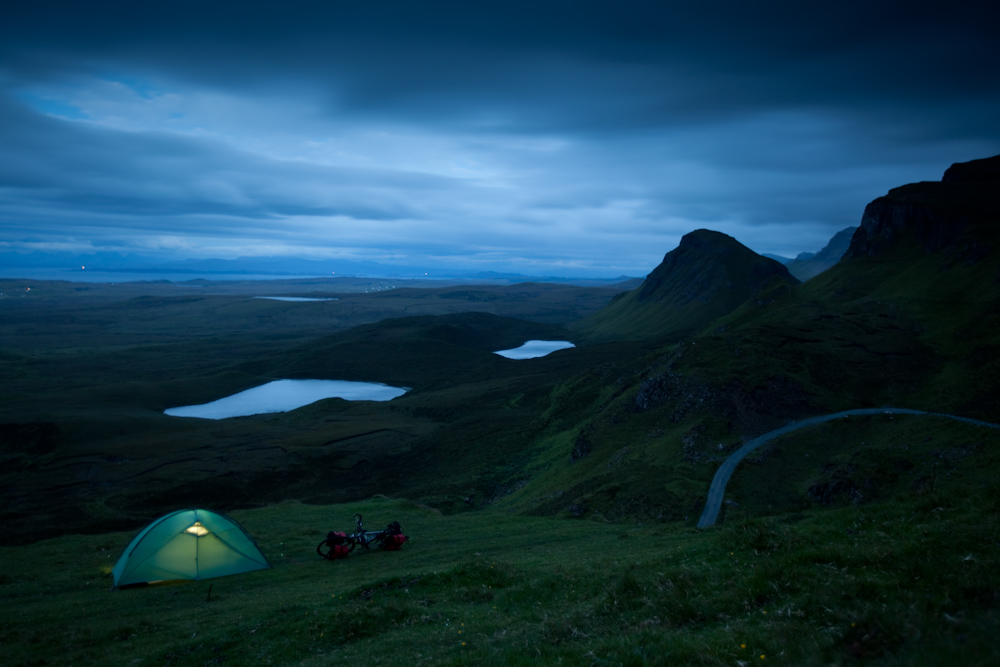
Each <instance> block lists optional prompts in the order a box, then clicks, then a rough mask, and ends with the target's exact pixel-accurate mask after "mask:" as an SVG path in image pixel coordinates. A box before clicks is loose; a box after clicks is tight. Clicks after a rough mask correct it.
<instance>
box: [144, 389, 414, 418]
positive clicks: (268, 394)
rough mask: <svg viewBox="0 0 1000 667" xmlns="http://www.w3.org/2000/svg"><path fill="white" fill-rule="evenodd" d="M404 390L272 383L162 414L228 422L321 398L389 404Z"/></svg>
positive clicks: (289, 407)
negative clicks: (234, 418) (236, 418)
mask: <svg viewBox="0 0 1000 667" xmlns="http://www.w3.org/2000/svg"><path fill="white" fill-rule="evenodd" d="M406 391H407V390H406V389H401V388H399V387H390V386H388V385H385V384H378V383H375V382H349V381H346V380H275V381H274V382H268V383H267V384H264V385H261V386H259V387H254V388H253V389H247V390H246V391H241V392H240V393H238V394H233V395H232V396H227V397H225V398H220V399H219V400H217V401H212V402H211V403H204V404H202V405H185V406H183V407H180V408H170V409H168V410H164V411H163V414H165V415H170V416H171V417H200V418H202V419H227V418H229V417H246V416H249V415H260V414H265V413H268V412H287V411H289V410H294V409H296V408H301V407H302V406H303V405H309V404H310V403H315V402H316V401H321V400H323V399H324V398H343V399H344V400H347V401H388V400H392V399H393V398H396V397H397V396H402V395H403V394H405V393H406Z"/></svg>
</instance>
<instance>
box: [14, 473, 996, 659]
mask: <svg viewBox="0 0 1000 667" xmlns="http://www.w3.org/2000/svg"><path fill="white" fill-rule="evenodd" d="M998 510H1000V495H998V490H997V489H996V487H995V486H993V487H990V488H989V489H986V490H983V491H979V492H975V493H970V494H965V495H961V496H959V497H955V496H944V495H934V494H932V495H927V496H922V497H920V498H916V499H912V500H896V501H889V502H885V503H882V504H879V505H875V506H860V507H854V506H852V507H846V508H843V509H838V510H832V511H824V512H818V511H806V512H801V513H798V514H794V515H789V516H788V517H786V518H784V519H782V520H777V521H761V520H751V521H741V522H731V523H729V524H727V525H726V526H724V527H722V528H720V529H716V530H713V531H710V532H707V533H706V532H698V531H693V530H690V529H683V528H681V527H679V526H671V525H659V524H657V525H649V524H641V525H640V524H630V525H610V524H607V523H604V522H603V521H559V520H554V519H547V518H534V517H518V516H512V515H509V514H507V513H505V512H500V513H497V512H491V513H475V514H461V515H456V516H441V515H439V514H436V513H434V512H430V511H427V510H425V509H422V508H420V507H419V506H416V505H414V504H413V503H410V502H408V501H389V500H382V499H373V500H370V501H366V502H362V503H355V504H351V505H330V506H307V505H301V504H298V503H282V504H279V505H273V506H271V507H267V508H262V509H257V510H250V511H244V512H237V513H235V514H234V516H235V518H237V519H238V520H239V521H241V522H242V523H243V524H244V526H245V527H246V528H247V529H248V530H249V531H250V532H251V533H252V534H254V535H255V536H256V538H257V540H258V542H259V543H260V545H261V547H262V549H263V552H264V553H265V555H266V556H267V557H268V559H269V560H270V561H271V563H272V564H273V565H274V569H272V570H265V571H260V572H254V573H249V574H245V575H237V576H232V577H225V578H221V579H215V580H212V581H211V582H207V581H206V582H199V583H190V584H184V585H175V586H161V587H149V588H140V589H131V590H123V591H116V592H109V590H108V588H109V585H110V579H109V578H108V576H107V573H108V572H109V571H110V569H111V566H112V565H113V564H114V562H115V559H116V558H117V557H118V554H119V552H120V550H121V549H122V548H123V547H124V545H125V544H126V543H127V542H128V540H129V538H130V537H131V534H129V533H108V534H104V535H99V536H90V537H82V536H66V537H63V538H60V539H55V540H49V541H45V542H40V543H38V544H35V545H33V546H31V547H20V548H9V547H4V548H0V557H2V558H3V562H4V573H3V575H2V578H0V599H2V600H3V604H2V605H0V643H2V645H3V647H4V654H5V656H4V658H5V659H4V662H5V663H6V664H10V665H34V664H47V663H50V662H56V661H57V662H61V663H66V664H74V665H107V664H131V663H132V662H135V661H137V660H138V661H139V663H143V664H144V663H151V664H167V665H178V666H180V665H204V664H206V663H208V664H230V665H245V664H247V665H248V664H273V665H288V664H298V665H301V664H304V665H319V664H331V663H332V664H348V663H350V664H358V663H361V662H375V663H378V664H385V665H412V664H440V665H464V664H478V665H528V664H538V663H539V662H540V661H541V662H544V663H546V664H598V665H668V664H669V665H674V664H691V665H733V664H740V662H742V663H743V664H775V663H777V664H794V665H828V664H858V663H877V664H881V665H940V664H964V665H985V664H990V663H992V662H995V661H996V660H998V659H1000V652H998V650H997V647H996V642H995V641H994V639H995V632H996V628H997V624H998V621H1000V619H998V617H997V611H996V602H995V598H996V595H997V592H998V591H1000V574H998V572H1000V568H998V565H1000V563H998V559H997V555H996V553H995V549H993V548H992V547H991V536H994V535H996V533H997V531H998V529H1000V525H998V523H997V521H998ZM354 512H361V513H362V514H364V516H365V518H366V520H367V521H368V523H369V524H371V525H372V526H374V525H377V524H378V523H387V522H388V521H390V520H398V521H400V522H401V523H402V525H403V527H404V528H405V529H406V531H407V533H408V534H409V535H410V536H411V540H410V542H408V543H407V544H406V546H405V547H404V549H403V551H401V552H397V553H389V552H382V551H374V552H371V553H358V552H355V553H354V554H352V555H351V556H350V557H349V558H348V559H347V560H343V561H336V562H332V563H331V562H328V561H324V560H322V559H320V558H319V557H317V556H316V555H315V553H314V552H313V549H314V546H315V543H317V542H319V541H320V540H321V539H322V537H323V536H324V535H325V532H326V531H327V530H329V529H331V528H338V527H339V528H346V527H347V526H348V524H349V523H350V516H351V514H353V513H354ZM210 583H211V589H210V588H209V584H210Z"/></svg>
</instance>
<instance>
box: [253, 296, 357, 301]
mask: <svg viewBox="0 0 1000 667" xmlns="http://www.w3.org/2000/svg"><path fill="white" fill-rule="evenodd" d="M252 298H254V299H270V300H271V301H340V299H337V298H336V297H331V298H328V299H318V298H313V297H307V296H255V297H252Z"/></svg>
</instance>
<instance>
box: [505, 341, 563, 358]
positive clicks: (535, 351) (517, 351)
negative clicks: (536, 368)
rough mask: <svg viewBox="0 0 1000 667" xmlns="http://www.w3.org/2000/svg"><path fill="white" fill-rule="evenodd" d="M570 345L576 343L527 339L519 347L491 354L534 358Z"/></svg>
mask: <svg viewBox="0 0 1000 667" xmlns="http://www.w3.org/2000/svg"><path fill="white" fill-rule="evenodd" d="M571 347H576V345H573V343H570V342H568V341H565V340H529V341H528V342H527V343H525V344H524V345H522V346H521V347H515V348H514V349H513V350H500V351H498V352H494V353H493V354H499V355H500V356H501V357H507V358H508V359H535V358H536V357H544V356H545V355H547V354H551V353H553V352H555V351H556V350H566V349H569V348H571Z"/></svg>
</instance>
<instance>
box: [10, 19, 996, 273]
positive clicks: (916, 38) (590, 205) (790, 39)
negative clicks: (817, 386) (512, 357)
mask: <svg viewBox="0 0 1000 667" xmlns="http://www.w3.org/2000/svg"><path fill="white" fill-rule="evenodd" d="M998 7H1000V4H998V3H985V2H975V3H955V2H951V3H943V2H934V3H921V2H914V1H912V0H911V1H907V2H898V3H886V2H882V3H880V2H876V1H873V0H867V1H865V2H838V3H835V4H833V3H826V4H821V3H806V2H802V1H801V0H797V1H795V2H780V3H775V2H763V3H761V2H746V1H745V0H739V1H735V0H734V1H728V2H714V3H713V2H685V3H676V2H665V1H659V2H621V1H617V2H611V1H609V0H606V1H604V2H544V1H542V0H534V1H533V2H517V1H511V0H505V1H504V2H498V3H491V2H482V1H477V2H469V1H468V0H465V1H463V2H436V1H434V0H428V1H426V2H414V1H413V0H409V1H406V2H399V1H397V0H388V1H377V2H358V1H355V2H340V1H339V0H327V1H325V2H317V3H294V2H283V3H277V2H274V3H267V4H256V5H255V4H252V3H249V2H240V3H220V2H204V0H202V1H200V2H170V3H143V2H135V1H134V0H131V1H129V2H106V1H103V0H95V1H93V2H79V0H76V1H75V2H72V3H69V2H66V3H63V2H44V1H38V0H33V1H32V2H21V3H17V4H16V5H15V4H14V3H11V4H10V5H8V6H5V8H4V9H3V10H2V13H0V251H2V250H4V249H7V250H9V249H18V250H30V249H37V250H69V251H74V252H92V251H120V252H128V253H150V254H162V255H163V256H164V257H169V258H181V257H190V258H200V257H223V258H232V257H238V256H253V255H262V256H301V257H309V258H342V259H352V260H370V261H377V262H383V263H400V264H409V265H415V264H416V265H427V266H446V267H452V268H472V269H482V270H520V271H524V272H529V273H535V274H536V275H537V274H539V273H545V274H548V275H553V274H555V275H571V274H574V273H575V274H579V275H583V274H587V273H593V272H596V273H599V274H602V275H618V274H620V273H626V274H630V275H643V274H645V273H647V272H648V271H649V270H651V269H652V268H653V267H654V266H655V265H656V264H657V263H658V262H659V261H660V260H661V259H662V257H663V254H664V253H666V252H667V251H669V250H671V249H672V248H674V247H675V246H676V245H677V242H678V240H679V238H680V236H681V235H683V234H685V233H687V232H689V231H691V230H694V229H698V228H709V229H715V230H719V231H722V232H725V233H727V234H730V235H732V236H734V237H736V238H737V239H738V240H740V241H741V242H743V243H744V244H745V245H747V246H749V247H751V248H753V249H754V250H756V251H758V252H772V253H778V254H782V255H786V256H792V255H795V254H796V253H798V252H801V251H816V250H818V249H819V248H821V247H822V246H823V245H824V244H825V243H826V241H827V240H828V239H829V238H830V237H831V236H832V235H833V234H834V233H835V232H837V231H838V230H840V229H842V228H844V227H847V226H850V225H855V224H857V223H858V222H859V220H860V218H861V213H862V211H863V209H864V206H865V204H866V203H867V202H868V201H870V200H871V199H873V198H875V197H877V196H879V195H881V194H884V193H885V192H886V191H887V190H888V189H889V188H891V187H895V186H897V185H902V184H904V183H907V182H912V181H918V180H937V179H940V177H941V174H942V172H943V171H944V169H945V168H946V167H948V166H949V165H950V164H951V163H953V162H959V161H965V160H970V159H975V158H981V157H987V156H990V155H995V154H997V153H1000V123H998V122H997V119H998V118H1000V39H998V37H997V36H998V35H1000V10H998Z"/></svg>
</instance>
